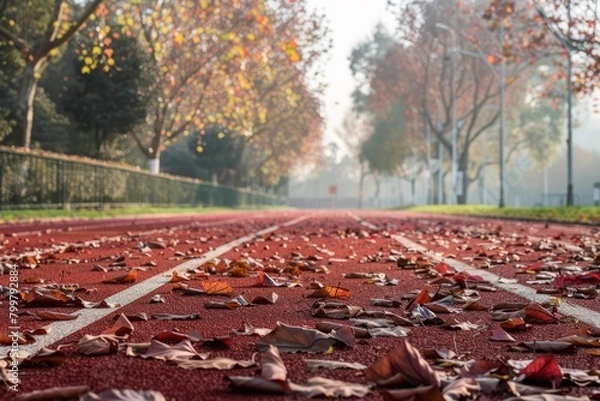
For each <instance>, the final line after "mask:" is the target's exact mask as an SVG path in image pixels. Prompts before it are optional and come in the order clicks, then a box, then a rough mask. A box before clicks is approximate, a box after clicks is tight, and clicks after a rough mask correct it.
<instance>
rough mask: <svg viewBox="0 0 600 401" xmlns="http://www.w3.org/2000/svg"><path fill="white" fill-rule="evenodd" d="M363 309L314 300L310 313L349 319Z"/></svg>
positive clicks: (331, 317) (316, 315)
mask: <svg viewBox="0 0 600 401" xmlns="http://www.w3.org/2000/svg"><path fill="white" fill-rule="evenodd" d="M362 311H363V308H361V307H360V306H354V305H346V304H342V303H338V302H319V301H316V302H315V303H314V304H313V305H312V307H311V309H310V313H311V315H312V316H314V317H327V318H329V319H351V318H354V317H356V316H358V315H359V314H360V313H361V312H362Z"/></svg>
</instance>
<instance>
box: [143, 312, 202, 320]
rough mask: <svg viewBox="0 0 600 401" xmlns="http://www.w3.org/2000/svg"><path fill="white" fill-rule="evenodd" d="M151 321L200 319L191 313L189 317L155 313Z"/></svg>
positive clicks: (197, 315)
mask: <svg viewBox="0 0 600 401" xmlns="http://www.w3.org/2000/svg"><path fill="white" fill-rule="evenodd" d="M152 319H157V320H196V319H201V317H200V315H199V314H197V313H192V314H190V315H173V314H170V313H155V314H153V315H152Z"/></svg>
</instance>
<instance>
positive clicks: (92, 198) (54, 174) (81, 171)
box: [0, 149, 285, 209]
mask: <svg viewBox="0 0 600 401" xmlns="http://www.w3.org/2000/svg"><path fill="white" fill-rule="evenodd" d="M284 203H285V198H282V197H278V196H274V195H271V194H266V193H260V192H255V191H250V190H246V189H242V188H233V187H226V186H222V185H215V184H212V183H206V182H202V181H200V180H195V179H191V178H184V177H175V176H170V175H165V174H160V175H155V174H151V173H149V172H144V171H136V170H135V169H134V168H127V167H119V166H111V165H109V164H108V163H102V162H93V161H79V160H72V159H69V158H68V157H61V156H49V155H41V154H36V153H29V152H24V151H19V150H12V149H10V150H9V149H0V209H17V208H18V209H25V208H43V207H54V208H75V207H102V206H105V205H115V206H117V205H131V204H137V205H153V206H167V205H172V206H174V205H178V206H200V205H202V206H225V207H243V206H258V205H282V204H284Z"/></svg>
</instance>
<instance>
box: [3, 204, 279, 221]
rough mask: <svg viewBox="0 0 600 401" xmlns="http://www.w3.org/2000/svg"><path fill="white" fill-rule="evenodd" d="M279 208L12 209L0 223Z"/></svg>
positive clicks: (135, 207) (4, 212) (133, 207)
mask: <svg viewBox="0 0 600 401" xmlns="http://www.w3.org/2000/svg"><path fill="white" fill-rule="evenodd" d="M275 208H281V207H275V206H273V207H267V206H256V207H252V208H250V207H248V208H237V209H232V208H225V207H151V206H131V207H114V208H106V209H72V210H66V209H14V210H12V209H11V210H2V211H0V222H4V223H9V222H14V221H23V220H40V219H60V218H83V219H101V218H111V217H119V216H136V215H154V214H184V213H187V214H197V213H214V212H222V211H233V210H250V209H251V210H257V209H260V210H264V209H275Z"/></svg>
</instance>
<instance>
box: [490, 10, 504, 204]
mask: <svg viewBox="0 0 600 401" xmlns="http://www.w3.org/2000/svg"><path fill="white" fill-rule="evenodd" d="M503 43H504V21H502V23H501V24H500V48H501V49H502V51H503V52H502V57H501V59H500V76H499V77H498V86H499V87H500V88H499V89H500V194H499V195H500V200H499V202H498V207H500V208H503V207H504V206H505V203H504V92H505V89H506V86H505V75H506V62H505V60H504V46H502V44H503ZM492 71H493V69H492Z"/></svg>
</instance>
